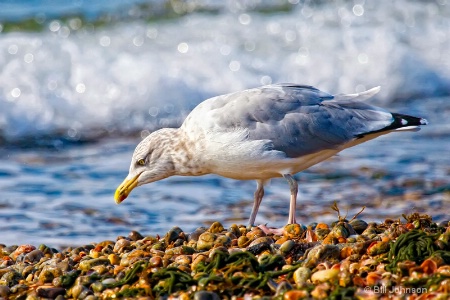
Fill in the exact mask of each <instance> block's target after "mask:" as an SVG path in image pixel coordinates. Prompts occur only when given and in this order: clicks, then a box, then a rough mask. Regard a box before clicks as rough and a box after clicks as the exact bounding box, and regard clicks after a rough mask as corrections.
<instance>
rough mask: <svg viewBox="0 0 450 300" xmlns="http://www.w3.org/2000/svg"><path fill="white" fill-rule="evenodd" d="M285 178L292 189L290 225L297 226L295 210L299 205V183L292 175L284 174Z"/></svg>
mask: <svg viewBox="0 0 450 300" xmlns="http://www.w3.org/2000/svg"><path fill="white" fill-rule="evenodd" d="M283 177H284V178H286V180H287V181H288V183H289V188H290V189H291V202H290V205H289V220H288V224H295V223H296V221H295V209H296V204H297V192H298V183H297V180H295V179H294V177H292V175H291V174H283Z"/></svg>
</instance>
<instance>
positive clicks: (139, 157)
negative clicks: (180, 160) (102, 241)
mask: <svg viewBox="0 0 450 300" xmlns="http://www.w3.org/2000/svg"><path fill="white" fill-rule="evenodd" d="M175 131H176V129H172V128H164V129H160V130H157V131H155V132H153V133H151V134H150V135H148V136H147V137H146V138H145V139H143V140H142V141H141V142H140V143H139V144H138V145H137V147H136V149H135V150H134V153H133V157H132V159H131V165H130V170H129V172H128V176H127V177H126V178H125V180H124V181H123V182H122V183H121V184H120V185H119V187H118V188H117V189H116V193H115V194H114V200H115V201H116V203H117V204H119V203H121V202H122V201H124V200H125V199H126V198H127V197H128V195H129V194H130V193H131V191H132V190H133V189H134V188H136V187H138V186H141V185H143V184H146V183H150V182H154V181H158V180H161V179H164V178H167V177H169V176H172V175H174V172H175V170H174V164H173V161H172V155H171V149H172V147H171V143H172V140H173V137H174V134H175V133H176V132H175Z"/></svg>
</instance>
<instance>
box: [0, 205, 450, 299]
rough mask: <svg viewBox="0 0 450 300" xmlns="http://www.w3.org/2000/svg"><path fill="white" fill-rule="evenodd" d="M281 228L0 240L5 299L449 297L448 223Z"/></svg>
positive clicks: (416, 220)
mask: <svg viewBox="0 0 450 300" xmlns="http://www.w3.org/2000/svg"><path fill="white" fill-rule="evenodd" d="M332 209H333V210H335V211H336V214H337V218H336V219H337V220H336V221H335V222H333V223H332V224H325V223H318V224H317V223H314V224H310V225H309V226H303V225H299V224H290V225H286V226H285V227H284V228H283V234H282V235H280V236H277V235H272V234H269V235H266V234H265V233H264V231H263V230H262V229H261V228H259V227H253V228H247V227H245V226H244V225H236V224H232V225H231V226H230V227H229V228H224V226H223V225H222V224H221V223H220V222H214V223H212V224H211V226H210V227H209V228H207V227H199V228H197V229H196V230H195V231H193V232H190V233H188V232H184V231H183V230H182V229H181V228H180V227H173V228H172V229H170V230H169V231H168V232H167V233H165V234H164V235H161V236H159V235H156V236H143V235H141V234H140V233H139V232H137V231H132V232H130V233H129V234H128V236H119V237H117V239H116V240H106V241H101V242H98V243H91V244H87V245H82V246H78V247H69V248H66V249H60V250H57V249H54V248H49V247H47V246H46V245H44V244H42V245H39V246H33V245H20V246H17V245H15V246H5V245H1V246H0V248H1V254H0V255H1V257H0V276H1V278H0V297H2V298H3V299H304V298H306V299H447V298H448V297H449V296H450V226H449V222H441V223H439V224H436V223H435V222H433V221H432V218H431V217H430V216H428V215H420V214H418V213H413V214H411V215H408V216H406V215H404V216H402V217H399V218H398V219H396V220H392V219H387V220H385V221H384V222H383V223H367V222H365V221H363V220H362V219H358V218H357V216H354V217H353V218H351V219H350V220H348V219H346V218H345V217H343V216H341V215H340V211H339V208H338V206H337V205H336V204H334V205H333V207H332Z"/></svg>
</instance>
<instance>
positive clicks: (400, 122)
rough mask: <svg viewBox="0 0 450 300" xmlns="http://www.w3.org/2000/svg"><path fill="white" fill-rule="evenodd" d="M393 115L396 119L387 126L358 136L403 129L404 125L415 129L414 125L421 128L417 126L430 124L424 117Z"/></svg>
mask: <svg viewBox="0 0 450 300" xmlns="http://www.w3.org/2000/svg"><path fill="white" fill-rule="evenodd" d="M392 117H393V118H394V121H393V122H392V123H391V124H390V125H389V126H386V127H384V128H382V129H380V130H375V131H371V132H366V133H363V134H358V135H357V136H356V137H357V138H362V137H364V136H366V135H368V134H372V133H379V132H385V131H391V130H396V129H398V130H401V128H403V127H411V130H413V129H414V127H416V128H417V130H419V128H418V127H417V126H421V125H427V124H428V121H427V120H426V119H424V118H418V117H413V116H408V115H402V114H397V113H392ZM405 129H407V128H405ZM408 130H409V129H408Z"/></svg>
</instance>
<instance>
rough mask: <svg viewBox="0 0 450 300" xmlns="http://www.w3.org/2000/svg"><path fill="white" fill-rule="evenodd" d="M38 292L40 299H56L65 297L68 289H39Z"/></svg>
mask: <svg viewBox="0 0 450 300" xmlns="http://www.w3.org/2000/svg"><path fill="white" fill-rule="evenodd" d="M36 292H37V294H38V296H39V297H43V298H50V299H55V298H56V297H57V296H59V295H64V294H65V293H66V289H65V288H62V287H49V288H43V287H39V288H37V290H36Z"/></svg>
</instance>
